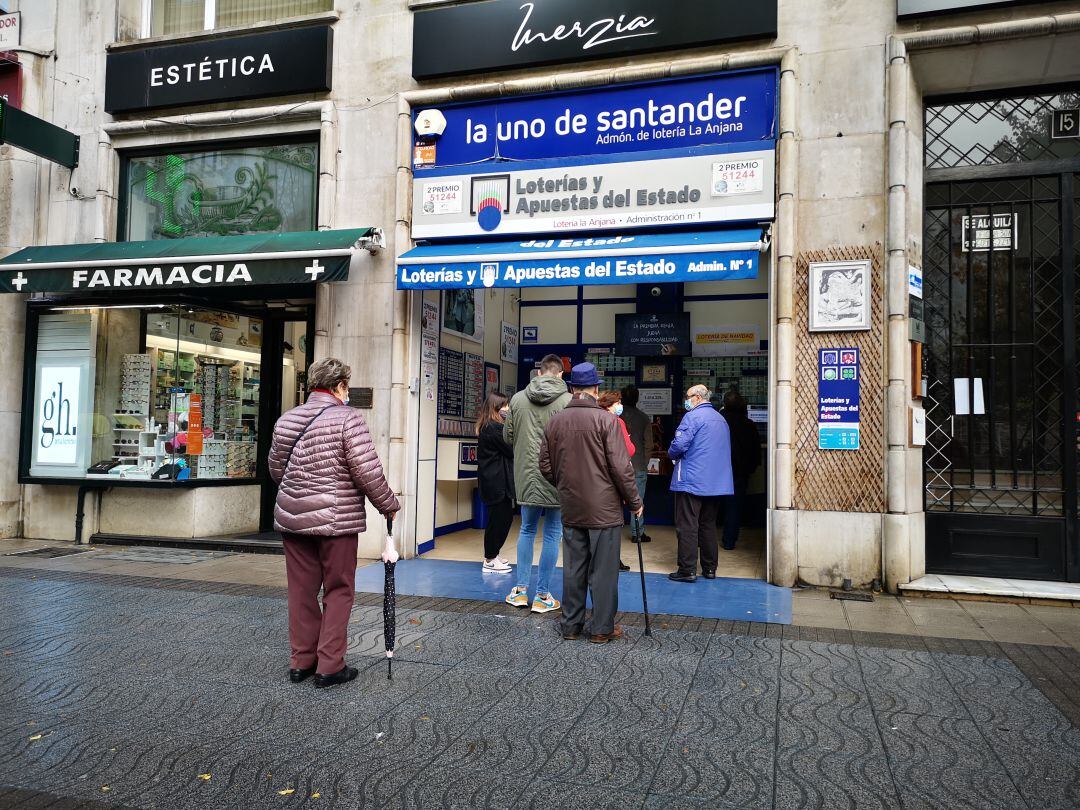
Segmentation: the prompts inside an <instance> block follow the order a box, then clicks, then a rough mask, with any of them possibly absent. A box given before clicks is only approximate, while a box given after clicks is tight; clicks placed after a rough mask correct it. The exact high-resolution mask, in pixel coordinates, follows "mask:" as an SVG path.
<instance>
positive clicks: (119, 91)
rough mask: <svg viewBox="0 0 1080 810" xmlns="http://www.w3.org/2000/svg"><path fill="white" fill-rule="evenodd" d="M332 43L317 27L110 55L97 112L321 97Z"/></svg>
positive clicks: (329, 70) (329, 75)
mask: <svg viewBox="0 0 1080 810" xmlns="http://www.w3.org/2000/svg"><path fill="white" fill-rule="evenodd" d="M333 44H334V31H333V29H332V28H331V27H330V26H328V25H319V26H313V27H309V28H293V29H289V30H287V31H270V32H268V33H265V34H245V35H242V36H235V37H224V38H222V39H210V40H204V41H200V42H192V43H183V44H178V45H157V46H150V47H146V48H138V49H136V50H125V51H117V52H113V53H110V54H108V55H107V56H106V61H105V111H106V112H108V113H118V112H131V111H135V110H149V109H154V108H159V107H176V106H179V105H183V104H203V103H207V102H216V101H239V100H241V99H250V98H262V97H265V96H287V95H291V94H294V93H324V92H328V91H329V90H330V87H331V78H332V70H333Z"/></svg>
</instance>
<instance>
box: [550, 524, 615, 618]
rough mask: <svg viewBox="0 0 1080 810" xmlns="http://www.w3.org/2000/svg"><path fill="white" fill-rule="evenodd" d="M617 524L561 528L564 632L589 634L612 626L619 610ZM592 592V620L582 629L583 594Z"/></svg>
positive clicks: (583, 615)
mask: <svg viewBox="0 0 1080 810" xmlns="http://www.w3.org/2000/svg"><path fill="white" fill-rule="evenodd" d="M621 534H622V532H621V527H612V528H610V529H577V528H574V527H573V526H564V527H563V592H562V597H563V604H562V613H563V618H562V622H561V625H560V627H561V628H562V632H563V634H564V635H566V634H569V633H580V632H582V630H586V629H587V632H589V633H591V634H601V633H610V632H612V631H613V630H614V629H615V614H616V613H617V612H618V610H619V546H620V543H621V541H622V538H621ZM586 593H591V595H592V622H591V626H590V627H589V628H585V595H586Z"/></svg>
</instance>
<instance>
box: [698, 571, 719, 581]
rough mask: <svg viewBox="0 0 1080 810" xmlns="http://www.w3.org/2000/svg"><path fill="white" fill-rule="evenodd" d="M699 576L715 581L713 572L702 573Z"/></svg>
mask: <svg viewBox="0 0 1080 810" xmlns="http://www.w3.org/2000/svg"><path fill="white" fill-rule="evenodd" d="M701 575H702V576H703V577H705V579H716V572H715V571H702V572H701Z"/></svg>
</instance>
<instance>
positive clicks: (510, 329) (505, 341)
mask: <svg viewBox="0 0 1080 810" xmlns="http://www.w3.org/2000/svg"><path fill="white" fill-rule="evenodd" d="M499 356H500V359H501V360H502V361H503V362H504V363H516V362H517V361H518V328H517V325H516V324H512V323H507V322H506V321H503V322H502V339H501V340H500V342H499Z"/></svg>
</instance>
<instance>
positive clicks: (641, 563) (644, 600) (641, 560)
mask: <svg viewBox="0 0 1080 810" xmlns="http://www.w3.org/2000/svg"><path fill="white" fill-rule="evenodd" d="M637 526H638V530H637V534H636V535H635V536H634V543H635V544H636V545H637V559H638V567H639V568H640V569H641V606H642V608H644V610H645V635H647V636H651V635H652V625H651V624H650V623H649V597H648V596H646V595H645V555H644V554H642V552H641V535H642V534H643V533H644V531H645V527H644V525H643V524H642V522H641V521H640V520H638V521H637Z"/></svg>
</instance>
